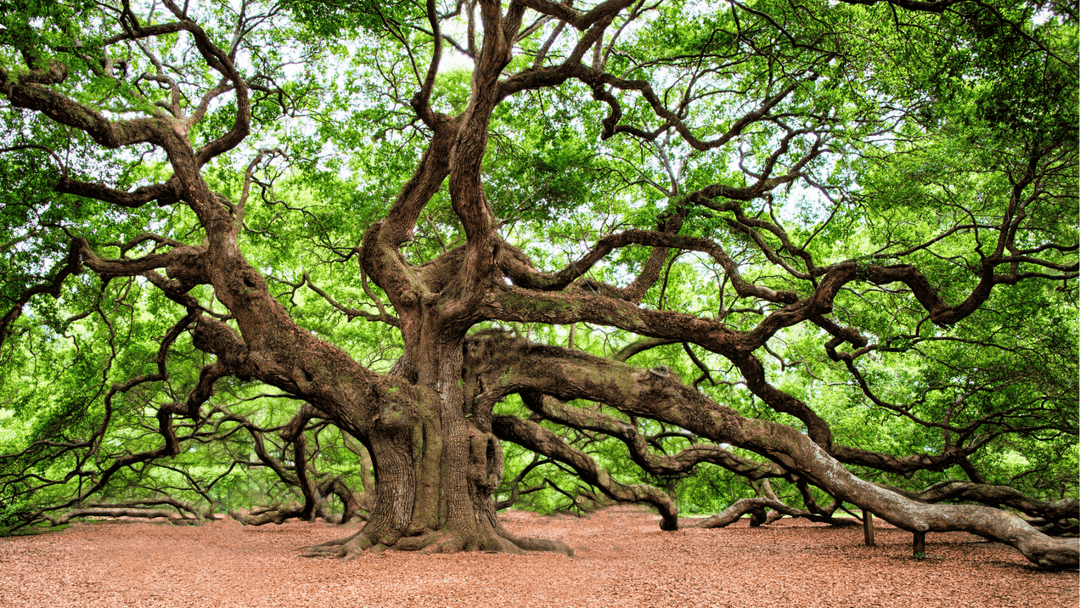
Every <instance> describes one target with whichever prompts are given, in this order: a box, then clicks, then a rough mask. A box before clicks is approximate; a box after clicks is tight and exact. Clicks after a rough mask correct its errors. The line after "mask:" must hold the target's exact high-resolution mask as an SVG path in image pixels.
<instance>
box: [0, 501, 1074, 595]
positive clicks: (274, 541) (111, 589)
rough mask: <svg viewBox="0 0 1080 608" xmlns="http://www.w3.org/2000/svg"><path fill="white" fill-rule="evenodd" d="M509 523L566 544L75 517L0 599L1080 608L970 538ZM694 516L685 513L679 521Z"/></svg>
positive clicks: (1027, 569)
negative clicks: (551, 547)
mask: <svg viewBox="0 0 1080 608" xmlns="http://www.w3.org/2000/svg"><path fill="white" fill-rule="evenodd" d="M504 521H505V525H506V527H507V528H508V529H509V530H510V531H512V532H514V533H516V534H524V535H529V536H538V537H542V538H553V539H559V540H562V541H564V542H566V543H568V544H569V545H570V546H572V547H574V548H575V549H576V551H577V557H576V558H575V559H570V558H566V557H564V556H561V555H552V554H530V555H524V556H513V555H496V554H485V553H459V554H455V555H416V554H410V553H387V554H383V555H364V556H363V557H360V558H359V559H356V560H353V561H349V562H343V561H340V560H329V559H305V558H302V557H300V556H299V552H298V551H297V550H296V549H297V548H298V547H300V546H303V545H310V544H314V543H318V542H322V541H326V540H331V539H334V538H339V537H342V536H344V535H346V534H349V533H351V532H352V531H355V529H356V527H355V526H347V527H346V529H342V528H340V527H337V526H332V525H327V524H323V523H314V524H312V523H301V522H292V523H287V524H285V525H282V526H274V525H269V526H263V527H258V528H252V527H244V526H241V525H240V524H238V523H236V522H233V521H220V522H215V523H213V524H208V525H205V526H201V527H186V526H172V525H168V524H164V523H141V522H107V523H89V524H78V525H76V526H74V527H72V528H69V529H67V530H64V531H61V532H56V533H49V534H44V535H40V536H34V537H20V538H0V606H4V607H6V608H20V607H24V606H26V607H29V606H33V607H35V608H37V607H45V606H47V607H50V608H63V607H67V606H73V607H74V606H78V607H79V608H83V607H98V606H102V607H108V606H118V607H119V606H124V607H129V606H130V607H152V606H161V607H169V608H179V607H185V606H192V607H201V606H208V607H245V608H259V607H264V606H280V607H289V608H300V607H304V606H312V607H316V606H317V607H320V608H323V607H327V606H368V607H371V606H423V607H425V608H427V607H437V606H476V607H483V606H514V607H527V606H536V607H544V608H548V607H555V606H559V607H562V606H567V607H570V606H597V607H603V608H608V607H613V606H628V607H629V606H634V607H645V606H657V607H665V608H667V607H680V606H709V607H713V608H720V607H742V606H746V607H754V608H759V607H767V606H783V607H784V608H795V607H799V608H805V607H813V606H822V607H829V608H834V607H853V606H891V607H902V608H926V607H934V606H940V607H942V608H945V607H949V608H952V607H957V606H976V607H1003V606H1031V607H1033V608H1053V607H1058V606H1077V605H1078V599H1077V598H1078V591H1077V589H1078V576H1077V573H1076V572H1041V571H1038V570H1036V569H1035V568H1034V567H1032V566H1030V565H1029V564H1028V562H1027V560H1025V559H1024V557H1023V556H1022V555H1020V553H1019V552H1017V551H1016V550H1015V549H1013V548H1011V547H1006V546H1004V545H1000V544H996V543H988V542H985V541H983V540H982V539H980V538H978V537H975V536H972V535H970V534H966V533H949V534H930V535H928V536H927V554H928V557H927V558H926V559H923V560H915V559H913V558H912V557H911V534H909V533H907V532H903V531H901V530H896V529H893V528H890V527H888V526H887V525H884V524H881V525H880V526H879V528H878V530H877V543H878V546H877V547H875V548H869V547H865V546H863V533H862V528H860V527H855V528H851V529H836V528H829V527H825V526H821V525H816V524H808V523H804V522H799V521H791V520H782V521H781V522H777V523H776V524H773V525H772V526H769V527H764V528H749V527H748V526H747V524H746V521H745V520H744V521H742V522H739V523H738V524H736V525H734V526H732V527H730V528H725V529H718V530H700V529H683V530H679V531H677V532H661V531H660V530H659V527H658V521H659V518H658V517H657V516H656V515H652V514H649V513H646V512H643V511H640V510H636V509H634V508H630V507H616V508H612V509H608V510H606V511H603V512H600V513H597V514H594V515H592V516H590V517H588V518H584V519H578V518H575V517H569V516H559V517H541V516H538V515H534V514H531V513H525V512H514V511H511V512H510V513H507V514H506V515H505V516H504ZM684 523H689V522H684Z"/></svg>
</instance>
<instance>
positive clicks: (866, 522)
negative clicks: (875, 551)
mask: <svg viewBox="0 0 1080 608" xmlns="http://www.w3.org/2000/svg"><path fill="white" fill-rule="evenodd" d="M862 531H863V540H864V541H865V542H866V546H867V547H875V546H877V545H876V544H875V543H874V514H873V513H871V512H870V511H863V512H862Z"/></svg>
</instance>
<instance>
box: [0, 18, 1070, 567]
mask: <svg viewBox="0 0 1080 608" xmlns="http://www.w3.org/2000/svg"><path fill="white" fill-rule="evenodd" d="M1076 33H1077V17H1076V13H1075V11H1074V9H1073V7H1072V6H1071V5H1066V4H1062V3H1055V2H1051V3H1039V2H1026V1H1024V0H993V1H991V2H971V1H963V0H940V1H935V2H917V1H908V0H884V1H877V0H850V1H844V2H831V1H824V0H784V1H777V0H755V1H752V2H727V3H709V2H680V1H671V2H664V1H657V2H651V1H649V0H607V1H604V2H584V3H583V2H565V3H556V2H551V1H549V0H509V1H506V2H502V3H500V2H499V1H498V0H471V1H465V0H460V1H458V2H456V3H455V2H449V1H436V0H428V1H427V2H426V3H423V2H389V3H374V2H367V1H366V0H355V1H349V2H331V1H329V0H327V1H322V0H302V1H296V2H279V3H272V2H271V3H265V2H257V1H248V0H242V1H239V2H217V1H210V0H206V1H201V2H183V3H181V2H177V1H176V0H162V1H161V2H146V3H135V2H129V1H127V0H122V1H121V2H120V3H119V5H118V6H117V5H116V4H114V3H98V2H93V1H89V0H86V1H84V0H66V1H61V2H33V1H6V2H0V96H2V98H3V99H4V100H6V101H5V102H4V104H3V105H2V106H0V112H2V114H0V116H2V117H3V121H4V124H3V128H4V133H3V141H0V145H2V147H3V150H4V152H5V154H4V155H3V157H2V164H0V179H2V180H3V182H4V183H3V188H4V192H3V194H2V195H0V196H3V205H4V206H3V209H2V211H0V222H2V225H0V229H2V230H3V236H2V237H0V254H2V255H3V267H2V272H3V273H4V279H3V281H4V283H3V292H2V294H0V295H2V298H3V299H2V300H0V304H2V308H0V315H3V318H2V321H0V346H2V348H3V349H4V350H3V353H2V355H3V365H4V366H5V369H6V373H5V376H6V378H7V380H6V381H5V385H4V386H3V395H4V397H3V398H4V402H0V408H4V410H5V411H7V412H8V414H7V415H9V416H11V418H10V420H9V424H11V425H13V426H12V427H11V428H20V427H18V425H17V423H16V421H20V420H21V421H25V428H24V429H23V431H24V432H25V437H26V440H25V441H24V442H23V443H24V444H25V445H22V444H19V442H18V441H15V440H14V439H10V437H11V436H10V435H9V436H8V437H9V440H8V441H10V442H11V443H12V445H15V448H16V449H12V450H5V451H7V452H9V455H8V456H6V457H5V458H4V459H3V460H2V461H0V466H2V467H4V468H3V469H2V470H0V474H2V475H3V478H2V479H3V486H2V490H0V502H2V503H3V504H0V506H2V507H3V508H4V510H5V513H6V517H7V518H8V521H9V522H10V521H22V522H23V523H34V522H39V521H44V520H48V519H50V518H51V519H52V521H54V522H57V521H60V519H58V518H57V517H56V516H55V515H50V513H54V514H55V513H57V512H64V513H66V515H64V517H65V518H67V517H71V516H75V515H78V514H87V513H99V514H101V513H113V514H123V513H126V512H128V511H127V510H126V509H127V508H128V507H135V506H138V507H146V506H147V505H154V504H173V505H174V506H176V505H179V503H178V502H177V501H176V500H174V499H169V498H162V497H158V498H143V499H132V500H131V501H129V502H127V503H122V504H120V503H113V504H112V505H111V506H110V508H111V510H103V509H104V507H101V506H98V507H95V506H94V504H92V503H90V502H88V501H90V500H91V499H92V497H93V496H95V495H96V494H100V493H101V492H102V491H104V490H105V489H108V488H109V487H111V485H110V484H115V483H117V480H120V479H124V480H126V481H127V483H132V484H135V485H136V486H137V485H139V484H143V486H144V487H145V486H146V484H147V483H148V482H147V481H146V480H145V478H144V477H143V476H142V474H141V473H140V474H133V473H132V471H135V472H145V471H146V470H147V469H146V468H145V466H146V465H147V464H148V463H163V464H162V465H161V466H166V467H167V466H170V465H168V463H169V462H170V461H169V458H170V457H177V458H181V457H183V455H184V454H186V453H189V452H192V451H194V450H196V449H207V450H209V449H213V448H212V447H211V446H212V444H213V443H214V442H226V443H227V441H228V440H229V438H230V437H233V436H236V435H238V434H243V433H244V432H246V433H248V434H249V435H250V436H251V437H253V438H255V439H254V440H253V441H254V443H251V444H250V452H251V453H250V454H241V455H235V454H231V455H230V457H231V458H232V460H231V462H232V463H233V464H234V465H235V464H236V463H238V462H242V463H243V464H244V465H245V466H247V465H249V464H251V462H256V461H257V462H259V463H262V465H264V466H267V467H270V468H271V469H273V470H274V471H275V473H276V474H277V475H278V476H279V477H280V479H281V480H283V481H284V482H287V483H288V484H289V485H291V486H292V487H295V488H298V491H299V492H300V493H301V494H302V495H303V496H304V498H305V501H304V504H303V505H297V506H296V507H295V508H291V510H290V508H281V509H276V510H272V511H268V512H267V515H266V517H265V518H264V519H262V520H260V521H280V520H281V518H284V517H290V516H301V517H311V516H313V514H315V513H317V512H319V511H320V509H322V508H323V505H324V500H325V497H326V496H327V495H329V494H333V495H336V496H338V497H340V498H341V500H342V502H343V503H345V504H346V505H347V510H348V511H349V512H350V513H358V512H361V511H363V512H365V513H366V515H365V517H366V518H367V523H366V525H365V526H364V528H363V529H362V530H361V531H360V532H359V533H357V534H356V535H355V536H353V537H351V538H348V539H344V540H343V541H341V542H340V543H336V544H335V545H333V546H331V547H324V548H323V549H322V551H324V552H330V553H334V554H339V555H349V554H352V553H354V552H357V551H362V550H366V549H371V548H373V549H377V550H381V549H385V548H394V549H405V550H429V551H456V550H474V549H483V550H497V551H521V550H538V549H550V550H562V551H568V550H569V549H568V548H567V547H565V546H563V545H562V544H561V543H558V542H554V541H549V540H542V539H527V538H520V537H517V536H515V535H513V534H511V533H509V532H508V531H506V530H505V529H504V528H503V527H502V526H501V525H500V524H499V520H498V517H497V509H496V507H497V503H496V501H495V499H494V494H495V493H496V491H497V490H498V489H499V487H500V483H502V482H503V477H504V475H503V473H504V471H503V469H504V460H505V458H504V445H506V443H505V442H509V443H511V444H514V445H516V446H521V447H522V448H525V449H527V450H529V451H531V452H533V453H535V454H537V458H538V459H543V460H542V461H543V462H549V463H555V464H557V465H558V466H560V467H562V468H563V470H565V471H569V472H572V473H573V474H574V475H577V476H579V477H580V478H581V479H582V480H583V481H585V482H586V483H588V484H590V485H591V486H592V487H595V488H597V489H598V490H599V491H600V492H601V493H603V494H605V495H607V496H608V497H610V498H613V499H615V500H623V501H635V502H648V503H651V504H653V505H655V506H656V508H657V509H659V511H660V513H661V515H662V520H661V522H662V523H661V527H663V528H664V529H675V528H676V527H677V526H678V514H677V509H676V508H675V503H674V501H673V500H672V499H671V496H670V495H669V494H668V493H666V492H665V491H663V490H662V489H660V487H658V485H657V484H656V483H653V484H649V483H644V482H641V483H637V482H636V481H640V480H628V479H627V478H625V476H620V475H617V474H615V473H613V472H612V470H611V467H610V466H605V465H604V461H603V459H602V458H600V457H599V456H598V453H597V452H596V451H595V450H592V451H590V449H588V447H587V446H588V445H591V444H589V442H590V441H598V440H599V439H605V441H608V442H609V443H610V442H615V443H616V444H617V445H619V446H622V447H620V448H619V449H620V450H622V452H621V453H622V454H623V456H622V458H623V459H624V460H630V461H632V462H633V463H634V464H635V466H637V467H638V468H639V469H640V470H641V471H644V472H645V473H646V474H648V475H654V476H656V478H657V479H660V478H662V477H664V476H671V475H680V474H686V473H688V472H689V471H691V470H693V469H694V468H695V467H698V466H699V465H701V466H703V465H704V463H709V464H711V465H718V466H720V467H723V468H725V469H727V470H730V471H733V472H734V473H736V474H738V475H740V476H743V477H746V478H748V479H753V480H768V479H775V480H777V483H789V484H792V487H795V488H798V490H799V492H800V493H801V495H802V496H801V498H800V499H799V500H801V501H802V502H801V504H803V505H804V506H805V507H807V508H808V509H809V510H810V511H818V512H819V515H822V514H823V516H827V515H831V513H832V511H834V510H835V508H836V505H839V504H844V503H847V504H851V505H856V506H857V507H859V508H860V509H862V510H863V511H864V512H872V513H874V514H876V515H878V516H880V517H882V518H884V519H885V520H887V521H889V522H890V523H892V524H895V525H896V526H899V527H901V528H904V529H906V530H910V531H912V532H915V533H917V534H923V533H925V532H927V531H931V532H932V531H946V530H966V531H969V532H973V533H975V534H979V535H982V536H985V537H987V538H991V539H994V540H998V541H1001V542H1005V543H1009V544H1011V545H1013V546H1015V547H1016V548H1017V549H1018V550H1019V551H1021V552H1022V553H1023V554H1024V555H1025V556H1027V558H1028V559H1030V560H1031V561H1032V562H1034V563H1036V564H1039V565H1040V566H1043V567H1047V568H1062V567H1064V568H1075V567H1077V565H1078V560H1080V545H1078V543H1077V541H1076V540H1075V539H1063V538H1057V537H1053V536H1050V535H1048V534H1046V533H1044V532H1043V531H1040V530H1039V529H1037V528H1036V527H1034V526H1033V525H1032V521H1031V520H1030V518H1041V519H1042V520H1043V523H1046V524H1050V525H1051V527H1053V526H1055V525H1056V526H1058V527H1059V528H1060V527H1062V526H1064V527H1068V523H1069V521H1070V520H1075V519H1076V517H1077V502H1076V500H1075V498H1074V494H1075V479H1072V480H1071V481H1066V482H1061V483H1059V482H1054V483H1049V482H1048V483H1046V484H1043V486H1040V485H1039V483H1036V482H1032V480H1033V479H1036V478H1038V479H1042V478H1041V477H1039V475H1040V471H1042V472H1045V471H1049V470H1058V469H1055V468H1054V467H1055V466H1059V465H1060V462H1064V463H1066V465H1065V466H1066V470H1067V469H1068V463H1069V462H1075V451H1076V439H1075V433H1076V424H1077V423H1076V408H1077V400H1076V308H1075V300H1076V279H1077V274H1078V273H1077V269H1078V266H1077V141H1076V129H1077V77H1076V74H1077V58H1076ZM45 296H52V297H53V298H52V299H49V298H47V297H45ZM350 322H351V323H350ZM360 326H362V327H360ZM631 361H633V362H631ZM635 363H636V364H635ZM193 365H195V366H196V367H194V368H193V367H192V366H193ZM50 386H51V387H53V388H49V387H50ZM253 401H258V402H259V403H264V402H271V401H273V402H275V403H277V404H278V405H277V406H276V408H278V410H279V411H280V409H281V408H282V407H283V406H281V403H295V404H297V405H294V406H291V410H289V413H288V418H289V420H287V421H286V422H285V423H280V421H279V423H276V424H277V426H275V425H274V424H270V423H269V422H265V421H262V420H260V419H257V418H254V417H252V416H250V415H248V414H249V413H250V412H247V411H241V410H242V409H243V404H244V403H250V402H253ZM43 404H48V407H45V406H44V405H43ZM284 407H285V409H288V407H289V406H284ZM124 417H126V419H127V420H129V421H130V420H135V419H141V420H143V423H142V425H141V426H140V425H138V424H134V425H131V426H128V427H123V428H120V427H118V425H119V424H120V423H119V421H120V420H122V419H125V418H124ZM146 421H152V422H153V423H152V424H149V425H148V424H146ZM328 425H329V426H328ZM327 428H336V429H337V430H338V431H339V432H340V433H341V437H342V438H343V439H342V440H341V441H342V442H343V443H342V445H346V446H348V447H349V448H350V449H351V451H350V452H349V453H350V454H355V455H356V456H355V457H354V459H355V460H357V461H361V462H365V464H363V465H362V467H361V468H362V469H364V470H367V469H368V467H369V466H370V467H371V468H373V471H374V479H372V480H367V481H366V483H365V484H364V487H363V492H360V491H359V489H358V488H350V487H348V484H345V483H342V480H341V478H340V477H334V476H333V475H329V474H325V472H322V473H320V472H319V471H316V470H314V469H312V468H309V467H306V466H305V464H304V463H305V462H307V461H308V460H309V457H310V455H311V454H312V451H311V446H310V445H309V443H310V442H316V441H317V440H318V433H322V432H324V431H325V432H326V433H329V432H330V431H328V430H326V429H327ZM313 429H317V432H315V431H313ZM876 429H877V430H880V432H877V433H875V432H874V431H875V430H876ZM269 436H273V437H276V438H279V439H280V440H281V441H284V442H285V444H282V445H288V446H290V447H289V449H290V450H291V452H288V451H282V450H280V449H276V448H275V449H269V448H267V447H266V444H265V443H264V438H265V437H269ZM583 438H584V439H583ZM357 442H358V444H357ZM16 444H19V445H16ZM605 445H607V444H605ZM133 446H137V447H133ZM204 446H205V447H204ZM279 447H280V446H279ZM1048 452H1049V453H1048ZM368 455H370V465H368V464H366V462H367V461H365V460H363V459H364V458H367V457H368ZM1010 459H1012V461H1017V460H1024V462H1026V463H1027V464H1028V465H1029V466H1026V467H1021V469H1022V471H1021V472H1020V473H1019V474H1016V475H1014V476H1013V477H1012V478H1011V479H1010V478H1008V475H1004V476H1003V474H1002V473H1001V471H1002V470H1006V469H1008V467H1007V466H1005V465H1003V464H1001V463H1002V462H1009V461H1010ZM1055 459H1056V460H1057V461H1058V464H1056V465H1055V464H1054V461H1055ZM539 462H541V460H536V461H534V463H533V465H529V466H530V467H532V466H534V465H536V464H537V463H539ZM1074 466H1075V465H1074ZM995 467H996V468H995ZM231 468H232V465H230V470H231ZM196 469H197V468H185V469H183V470H181V468H180V467H179V466H178V465H177V466H174V467H173V470H174V472H175V473H176V474H177V475H181V476H185V477H186V479H188V480H189V481H192V483H193V484H194V485H193V486H192V487H195V488H196V489H198V488H202V489H203V490H204V491H205V492H209V490H208V488H209V487H210V485H212V483H210V482H200V481H197V480H193V476H197V474H198V471H197V470H196ZM521 473H522V475H519V476H518V479H517V481H521V480H522V479H524V476H525V474H527V473H528V470H524V471H521ZM935 475H936V477H934V476H935ZM1066 477H1075V470H1073V471H1072V474H1071V475H1068V474H1067V475H1066ZM905 479H907V480H911V479H915V480H916V481H918V480H933V481H938V482H940V483H935V484H933V485H930V486H929V487H927V488H923V489H917V488H916V489H912V487H909V486H910V484H908V485H907V486H905V484H904V480H905ZM158 483H159V486H161V484H162V483H163V482H160V481H159V482H158ZM208 483H209V485H207V484H208ZM200 484H202V485H200ZM660 485H662V484H660ZM161 487H163V486H161ZM759 487H761V488H762V492H763V494H762V497H761V498H759V499H756V500H757V502H755V503H753V504H751V505H749V506H747V508H758V509H759V508H761V507H763V506H767V507H770V508H774V509H778V510H780V511H783V510H785V509H786V510H787V511H789V512H791V511H798V509H792V508H790V507H787V506H786V505H785V504H784V502H783V501H782V500H781V497H779V496H777V495H776V494H775V493H774V492H773V491H772V490H771V489H770V486H769V485H768V484H764V485H761V486H759ZM1040 487H1043V488H1044V489H1046V488H1054V489H1056V490H1060V491H1061V492H1064V493H1065V494H1059V495H1058V496H1057V498H1058V499H1060V500H1056V501H1055V500H1049V498H1052V496H1049V495H1048V494H1047V493H1046V492H1042V493H1040V491H1039V488H1040ZM35 492H37V498H36V499H34V498H32V495H33V494H34V493H35ZM514 494H515V496H516V495H517V488H516V486H515V489H514ZM43 496H47V497H49V498H48V499H47V500H46V499H44V498H42V497H43ZM815 496H816V497H817V498H816V499H815ZM822 496H827V497H829V499H830V500H832V501H833V505H832V506H831V508H822V507H821V506H820V505H818V504H817V502H819V501H820V498H821V497H822ZM170 501H171V502H170ZM178 508H187V509H192V507H191V506H190V505H186V504H183V505H179V507H178ZM95 509H96V510H95ZM1017 512H1021V513H1023V514H1025V515H1027V516H1028V518H1027V519H1025V518H1022V517H1020V516H1018V515H1017ZM64 521H66V519H64ZM255 523H258V522H255Z"/></svg>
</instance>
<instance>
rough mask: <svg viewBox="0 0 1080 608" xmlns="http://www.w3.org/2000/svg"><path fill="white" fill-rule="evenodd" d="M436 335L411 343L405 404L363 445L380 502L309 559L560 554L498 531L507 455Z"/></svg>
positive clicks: (385, 415) (556, 545)
mask: <svg viewBox="0 0 1080 608" xmlns="http://www.w3.org/2000/svg"><path fill="white" fill-rule="evenodd" d="M434 335H435V334H434V332H431V333H429V334H428V337H425V338H421V339H418V340H416V341H415V342H413V341H408V340H407V342H413V344H412V345H409V346H413V348H409V346H407V349H406V355H405V356H404V357H403V358H402V361H401V362H399V364H398V366H397V368H395V373H396V374H398V375H399V377H400V379H401V380H405V381H407V382H409V383H410V384H411V383H412V382H414V381H415V384H412V386H413V387H414V389H415V394H414V395H411V398H410V399H408V400H402V401H403V402H406V401H407V402H409V403H410V405H408V406H403V405H399V404H396V403H393V402H392V403H391V404H390V405H388V406H387V407H385V408H383V410H382V411H381V412H379V414H378V415H377V418H378V419H377V420H375V421H374V422H375V424H374V425H373V428H374V430H373V431H372V432H371V433H369V434H368V436H367V437H366V439H365V443H366V444H367V447H368V450H369V451H370V453H371V458H372V463H373V464H374V468H375V483H376V501H375V505H374V507H373V509H372V511H371V514H370V518H369V520H368V522H367V524H366V525H365V526H364V528H363V529H361V530H360V532H358V533H357V534H356V535H354V536H352V537H350V538H347V539H344V540H341V541H334V542H332V543H328V544H327V545H322V546H319V547H316V548H315V551H313V552H312V553H311V554H313V555H324V554H330V555H339V556H344V557H347V556H350V555H355V554H357V553H359V552H361V551H365V550H372V551H382V550H385V549H397V550H405V551H425V552H433V553H449V552H455V551H499V552H509V553H521V552H522V551H525V550H543V551H558V552H561V553H565V554H568V555H572V553H573V552H572V551H571V549H570V548H569V547H567V546H566V545H565V544H563V543H561V542H558V541H548V540H542V539H529V538H521V537H517V536H515V535H513V534H511V533H510V532H508V531H506V530H505V529H503V528H502V526H501V525H500V524H499V521H498V518H497V515H496V511H495V502H494V500H493V493H494V491H495V489H496V488H497V487H498V484H499V481H500V480H501V479H502V473H503V454H502V447H501V445H500V443H499V440H498V439H497V438H496V437H495V435H494V434H492V432H491V415H490V411H488V412H487V413H483V412H477V411H473V409H472V408H471V407H470V406H471V404H470V403H467V401H466V398H465V393H466V391H465V386H464V381H463V380H462V373H461V370H462V342H461V341H460V340H451V341H445V340H444V341H442V342H441V343H439V344H436V343H434V342H436V340H435V339H434V338H433V336H434Z"/></svg>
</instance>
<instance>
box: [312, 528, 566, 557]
mask: <svg viewBox="0 0 1080 608" xmlns="http://www.w3.org/2000/svg"><path fill="white" fill-rule="evenodd" d="M299 550H300V551H302V553H301V556H302V557H327V558H341V559H345V560H349V559H355V558H356V557H358V556H360V555H361V554H363V553H364V552H369V553H382V552H383V551H416V552H419V553H457V552H459V551H483V552H488V553H512V554H521V553H525V552H526V551H551V552H555V553H562V554H563V555H567V556H570V557H573V556H574V550H573V549H571V548H570V547H569V546H567V545H566V544H565V543H563V542H560V541H557V540H547V539H541V538H528V537H523V536H517V535H515V534H512V533H510V532H508V531H506V530H505V529H503V528H502V526H499V527H498V529H497V530H489V531H485V532H482V533H480V534H478V535H473V536H466V535H464V534H455V533H452V532H448V531H445V530H424V531H422V532H421V533H419V534H415V535H411V536H401V537H398V538H393V537H388V538H380V537H378V536H377V535H375V534H373V533H369V532H367V531H366V528H365V529H363V530H360V531H359V532H357V533H356V534H353V535H352V536H347V537H345V538H340V539H335V540H331V541H327V542H325V543H320V544H317V545H311V546H308V547H301V548H300V549H299Z"/></svg>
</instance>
